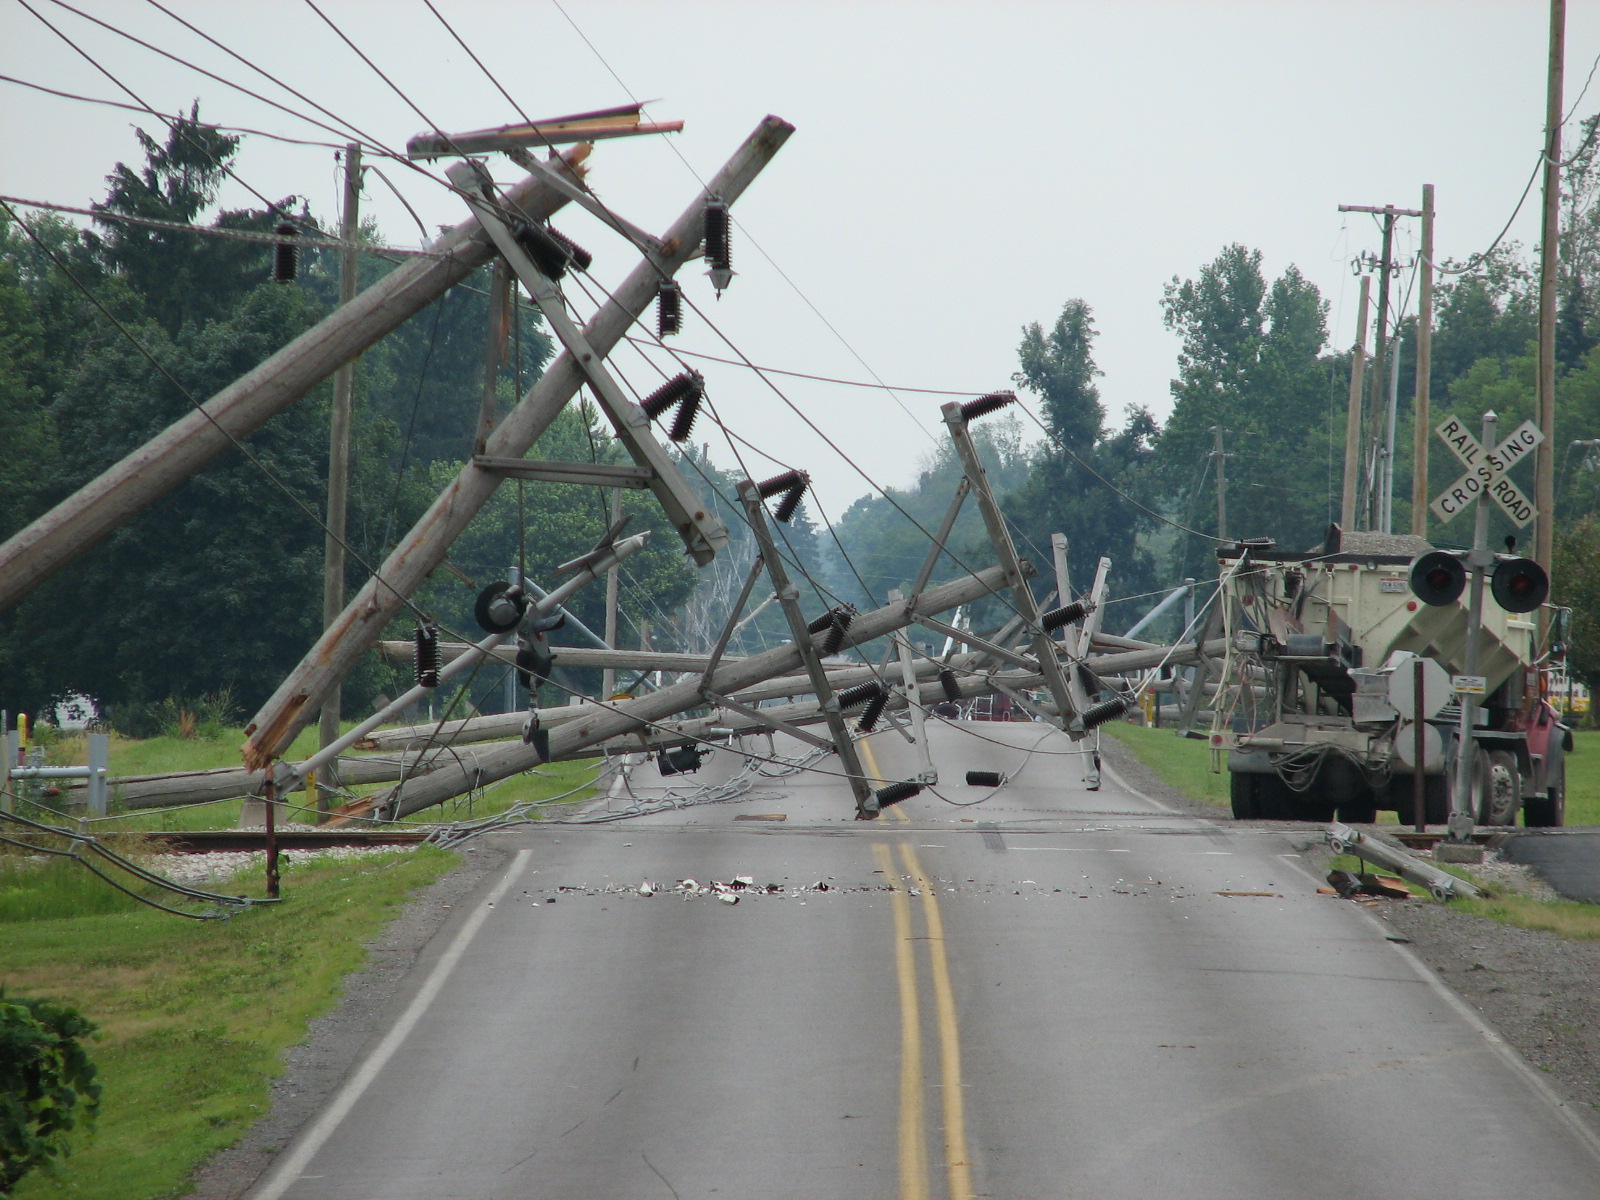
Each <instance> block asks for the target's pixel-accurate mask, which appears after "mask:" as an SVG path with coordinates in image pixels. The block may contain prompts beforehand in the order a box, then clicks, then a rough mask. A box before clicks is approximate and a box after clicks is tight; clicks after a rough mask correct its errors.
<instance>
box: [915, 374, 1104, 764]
mask: <svg viewBox="0 0 1600 1200" xmlns="http://www.w3.org/2000/svg"><path fill="white" fill-rule="evenodd" d="M941 412H942V413H943V414H944V423H945V426H946V428H948V429H949V431H950V438H951V440H952V441H953V442H955V446H956V452H957V453H958V454H960V456H961V464H962V467H963V468H964V469H965V471H966V476H967V482H968V483H969V484H971V485H972V492H973V495H974V496H975V497H976V498H977V501H978V510H979V511H980V512H981V513H982V514H983V523H984V524H985V525H986V526H988V530H989V541H990V543H991V544H992V545H993V546H994V551H995V554H997V555H998V556H999V558H1000V565H1001V566H1002V567H1003V568H1005V571H1006V582H1007V583H1009V584H1010V585H1011V598H1012V604H1013V606H1014V607H1015V608H1016V610H1017V616H1018V617H1019V618H1020V619H1021V621H1022V624H1023V625H1025V626H1026V627H1027V631H1028V638H1029V641H1030V642H1031V643H1032V645H1033V653H1034V657H1035V658H1036V659H1037V660H1038V669H1039V670H1040V671H1041V672H1042V673H1043V675H1044V681H1045V686H1046V687H1047V688H1049V690H1050V697H1051V699H1053V700H1054V701H1055V705H1056V712H1057V714H1058V715H1059V719H1060V721H1061V725H1062V727H1063V728H1064V729H1065V730H1066V732H1067V734H1068V736H1070V737H1071V738H1072V739H1073V740H1074V741H1077V740H1078V739H1080V738H1082V737H1084V736H1085V734H1086V732H1087V731H1086V730H1085V729H1084V725H1083V716H1082V714H1083V710H1084V709H1085V708H1086V707H1088V703H1087V700H1086V699H1085V698H1084V696H1083V694H1082V692H1083V689H1082V688H1081V687H1079V686H1078V681H1077V673H1076V672H1073V671H1063V670H1062V669H1061V660H1060V659H1059V658H1057V657H1056V644H1055V641H1054V639H1052V638H1051V637H1050V635H1049V634H1048V633H1046V632H1045V630H1044V627H1043V626H1042V625H1040V624H1039V610H1038V607H1037V606H1036V605H1035V604H1034V602H1033V592H1032V591H1031V590H1030V589H1029V587H1028V581H1027V575H1026V574H1024V570H1023V562H1024V560H1023V559H1022V558H1021V557H1020V556H1019V555H1018V554H1017V548H1016V546H1015V545H1014V544H1013V543H1012V541H1011V531H1010V530H1008V529H1007V528H1006V522H1005V517H1004V516H1003V515H1002V514H1001V512H1000V505H999V503H998V502H996V500H995V498H994V492H993V490H991V489H990V487H989V476H988V473H987V472H985V471H984V469H983V463H982V462H981V461H980V460H979V458H978V449H977V447H976V446H974V445H973V444H972V434H971V433H969V432H968V430H967V417H966V414H965V413H964V412H963V411H962V405H961V404H960V403H959V402H957V401H951V402H950V403H949V404H946V405H945V406H944V407H943V409H941ZM1028 573H1029V574H1031V573H1032V571H1031V568H1029V571H1028ZM1008 657H1009V656H1008Z"/></svg>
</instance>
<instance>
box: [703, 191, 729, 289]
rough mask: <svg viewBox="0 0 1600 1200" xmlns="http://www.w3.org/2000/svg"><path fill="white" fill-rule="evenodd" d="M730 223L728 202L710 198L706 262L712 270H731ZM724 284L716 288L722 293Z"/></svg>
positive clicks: (707, 207)
mask: <svg viewBox="0 0 1600 1200" xmlns="http://www.w3.org/2000/svg"><path fill="white" fill-rule="evenodd" d="M730 226H731V222H730V219H728V202H726V200H720V198H717V197H712V198H710V200H707V202H706V261H707V262H709V264H710V269H712V270H722V272H728V270H733V248H731V245H730V237H728V232H730ZM714 282H715V280H714ZM723 286H726V283H722V285H718V286H717V290H718V291H722V288H723Z"/></svg>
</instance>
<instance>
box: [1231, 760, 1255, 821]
mask: <svg viewBox="0 0 1600 1200" xmlns="http://www.w3.org/2000/svg"><path fill="white" fill-rule="evenodd" d="M1261 778H1262V776H1260V775H1246V774H1245V773H1244V772H1243V771H1230V772H1228V799H1229V801H1230V802H1231V803H1232V806H1233V819H1234V820H1235V821H1254V820H1257V819H1258V818H1257V810H1256V797H1257V795H1258V792H1259V789H1258V788H1257V787H1256V782H1257V781H1258V780H1259V779H1261Z"/></svg>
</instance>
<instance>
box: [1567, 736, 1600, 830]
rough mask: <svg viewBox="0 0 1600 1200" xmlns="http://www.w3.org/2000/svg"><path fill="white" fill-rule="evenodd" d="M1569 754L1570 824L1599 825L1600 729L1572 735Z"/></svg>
mask: <svg viewBox="0 0 1600 1200" xmlns="http://www.w3.org/2000/svg"><path fill="white" fill-rule="evenodd" d="M1572 749H1573V752H1572V753H1571V754H1569V755H1567V824H1568V825H1600V729H1585V730H1582V731H1579V732H1576V733H1574V734H1573V735H1572Z"/></svg>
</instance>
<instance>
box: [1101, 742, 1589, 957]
mask: <svg viewBox="0 0 1600 1200" xmlns="http://www.w3.org/2000/svg"><path fill="white" fill-rule="evenodd" d="M1101 728H1103V729H1104V730H1105V731H1106V733H1108V734H1109V735H1111V736H1112V737H1114V738H1116V739H1117V741H1119V742H1120V743H1122V744H1123V745H1124V746H1126V747H1127V748H1128V750H1129V751H1130V752H1131V753H1132V754H1133V755H1134V757H1136V758H1137V759H1138V760H1139V761H1140V762H1142V763H1143V764H1144V765H1145V766H1147V767H1149V768H1150V770H1151V772H1152V773H1153V774H1154V775H1155V776H1156V778H1158V779H1160V780H1161V782H1162V783H1165V784H1166V785H1167V786H1168V787H1171V788H1176V789H1177V790H1178V791H1180V792H1182V793H1183V794H1184V795H1185V796H1188V797H1189V798H1190V799H1192V800H1199V801H1201V802H1202V803H1205V804H1212V805H1216V806H1217V807H1219V808H1224V809H1225V808H1226V807H1227V805H1228V780H1227V776H1226V775H1225V774H1222V775H1215V774H1212V772H1211V767H1210V754H1209V751H1208V748H1207V746H1206V743H1205V742H1203V741H1199V740H1198V739H1193V738H1180V737H1178V736H1177V735H1176V734H1175V733H1173V732H1172V731H1171V730H1170V729H1147V728H1145V727H1143V726H1139V725H1124V724H1118V723H1113V724H1109V725H1104V726H1102V727H1101ZM1573 741H1574V745H1575V750H1574V753H1573V754H1572V755H1571V756H1570V757H1569V758H1568V759H1567V824H1569V825H1600V730H1585V731H1581V732H1578V733H1575V734H1574V735H1573ZM1379 816H1380V817H1385V816H1386V817H1388V819H1389V822H1391V823H1392V822H1393V821H1394V814H1393V813H1380V814H1379ZM1335 865H1339V866H1344V867H1346V868H1347V869H1349V868H1352V867H1354V866H1355V865H1356V864H1355V860H1354V859H1350V860H1349V861H1348V862H1345V861H1342V860H1335ZM1447 869H1448V868H1447ZM1459 873H1460V874H1461V875H1463V876H1464V877H1465V878H1468V879H1471V880H1472V881H1473V882H1474V883H1477V884H1478V885H1479V886H1480V887H1483V888H1484V889H1485V892H1486V894H1485V895H1484V896H1483V898H1481V899H1477V900H1465V899H1462V900H1452V901H1450V902H1449V903H1450V907H1451V908H1453V909H1456V910H1457V911H1460V912H1464V913H1469V914H1471V915H1473V916H1478V917H1486V918H1488V919H1489V920H1491V921H1499V922H1501V923H1502V924H1505V925H1515V926H1517V927H1518V928H1521V929H1535V930H1539V931H1541V932H1544V933H1553V934H1556V935H1558V936H1560V937H1569V938H1582V939H1585V940H1587V941H1600V905H1594V904H1584V903H1581V902H1579V901H1576V900H1535V899H1532V898H1530V897H1527V896H1519V895H1516V894H1514V893H1511V892H1507V891H1505V890H1504V889H1502V888H1498V887H1496V886H1494V885H1493V884H1485V883H1484V882H1483V880H1481V879H1476V878H1474V877H1473V875H1472V874H1471V872H1470V871H1469V870H1462V871H1460V872H1459ZM1413 890H1417V889H1413ZM1419 894H1420V893H1419Z"/></svg>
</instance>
